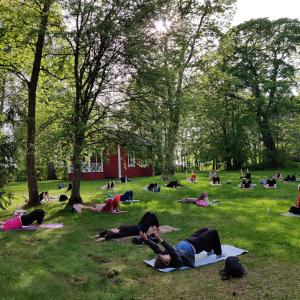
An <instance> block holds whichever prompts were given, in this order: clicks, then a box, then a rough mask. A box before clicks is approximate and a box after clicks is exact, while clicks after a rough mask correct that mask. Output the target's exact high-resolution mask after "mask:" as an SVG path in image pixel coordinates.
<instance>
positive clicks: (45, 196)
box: [39, 191, 50, 204]
mask: <svg viewBox="0 0 300 300" xmlns="http://www.w3.org/2000/svg"><path fill="white" fill-rule="evenodd" d="M48 201H50V196H49V193H48V191H45V192H41V193H40V194H39V202H40V204H43V203H45V202H48Z"/></svg>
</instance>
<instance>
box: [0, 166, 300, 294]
mask: <svg viewBox="0 0 300 300" xmlns="http://www.w3.org/2000/svg"><path fill="white" fill-rule="evenodd" d="M284 173H285V174H286V173H287V171H286V172H284ZM289 173H291V170H289ZM271 174H272V171H259V172H253V173H252V175H253V177H254V180H253V181H254V182H257V181H258V179H259V178H261V177H267V176H270V175H271ZM176 178H177V179H180V180H181V183H182V184H183V185H184V188H182V189H177V190H175V189H168V188H162V191H161V192H160V193H151V192H147V191H143V190H142V188H143V187H145V186H146V185H147V184H148V183H150V182H151V181H152V182H158V183H160V184H161V185H163V184H164V183H165V182H163V181H161V180H160V179H159V178H158V177H154V178H136V179H134V180H133V181H131V182H129V183H127V184H126V185H121V184H119V185H117V187H116V191H118V192H125V191H126V190H129V189H132V190H133V191H134V198H135V199H141V200H142V202H140V203H136V204H131V205H130V206H127V205H126V206H125V207H124V209H126V210H128V213H127V214H121V215H105V214H96V213H92V212H87V211H85V212H83V213H82V214H71V213H70V212H68V211H66V210H64V209H63V208H64V206H65V203H57V202H53V203H48V204H46V205H44V206H43V209H45V211H46V219H45V222H46V223H50V222H51V223H56V222H62V223H64V227H63V228H62V229H57V230H40V231H37V232H7V233H4V232H2V233H0V299H9V300H11V299H43V300H46V299H233V298H237V299H299V298H300V296H299V288H300V283H299V282H300V280H299V275H298V274H299V273H300V255H299V246H300V245H299V238H300V233H299V226H300V218H287V217H282V216H279V214H280V213H281V212H285V211H287V210H288V209H289V207H290V206H291V205H293V203H294V202H295V200H296V197H297V190H296V187H297V183H290V184H285V183H279V187H278V189H276V190H268V189H264V188H263V187H261V186H258V187H257V188H256V189H255V190H241V189H238V188H237V184H238V182H239V173H238V172H222V173H221V180H225V179H231V180H232V184H226V185H223V186H222V187H212V186H210V185H209V184H208V178H207V177H206V176H205V174H204V173H200V174H199V175H198V180H199V182H198V183H197V184H192V183H188V182H186V181H185V180H184V179H185V174H177V176H176ZM105 182H106V181H93V182H88V181H86V182H82V189H81V191H82V196H83V198H84V200H85V202H102V201H103V199H104V195H105V191H103V190H99V189H98V187H100V186H101V185H103V184H104V183H105ZM57 183H58V181H44V182H40V183H39V189H40V190H48V191H49V192H50V195H58V194H60V191H59V190H57ZM8 188H9V189H10V190H12V191H14V192H15V193H19V194H26V190H27V186H26V184H25V183H13V184H10V185H9V187H8ZM201 192H208V194H209V199H211V200H213V199H219V200H220V201H221V204H220V205H219V206H215V207H206V208H200V207H197V206H196V205H193V204H181V203H178V202H176V200H177V199H180V198H181V197H184V196H190V197H191V196H198V195H199V194H200V193H201ZM18 198H19V199H18V200H16V201H15V202H14V203H13V205H12V206H11V207H9V209H8V210H7V211H1V212H0V219H5V218H7V217H9V216H10V215H11V213H12V210H13V209H14V208H16V207H19V206H21V205H22V204H23V201H24V200H23V198H22V197H21V196H19V197H18ZM145 211H153V212H155V213H156V214H157V215H158V218H159V220H160V223H161V224H169V225H172V226H175V227H179V228H180V231H178V232H173V233H168V234H166V235H165V236H164V237H165V238H166V239H167V240H168V241H170V242H171V243H176V242H178V241H179V240H181V239H184V238H185V237H187V236H188V235H189V234H190V233H191V232H193V231H194V230H196V229H198V228H199V227H204V226H206V227H212V228H217V229H218V230H219V233H220V237H221V241H222V242H223V243H224V244H231V245H234V246H237V247H240V248H244V249H247V250H248V251H249V253H248V254H246V255H244V256H241V257H240V260H241V262H242V264H243V265H244V266H245V267H246V268H247V270H248V275H247V276H245V277H243V278H241V279H233V280H229V281H221V279H220V276H219V270H220V269H222V268H223V266H224V262H220V263H217V264H214V265H209V266H205V267H201V268H196V269H189V270H185V271H175V272H172V273H168V274H162V273H159V272H157V271H155V270H153V269H152V268H149V267H146V266H145V265H144V264H143V262H142V260H143V259H145V258H151V257H153V254H152V253H151V250H150V249H148V248H146V246H136V245H133V244H132V243H130V241H126V242H124V241H123V242H119V241H107V242H103V243H100V244H96V243H94V241H93V240H92V239H91V238H90V237H91V236H93V235H95V233H97V231H98V230H99V229H104V228H109V227H115V226H118V225H121V224H126V223H136V222H137V221H138V220H139V218H140V217H141V216H142V215H143V213H144V212H145ZM114 274H115V275H114Z"/></svg>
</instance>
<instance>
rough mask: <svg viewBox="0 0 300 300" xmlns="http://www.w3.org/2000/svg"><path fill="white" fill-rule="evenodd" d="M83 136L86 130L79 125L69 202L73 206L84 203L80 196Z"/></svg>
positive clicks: (73, 158)
mask: <svg viewBox="0 0 300 300" xmlns="http://www.w3.org/2000/svg"><path fill="white" fill-rule="evenodd" d="M78 124H79V123H78ZM83 136H84V131H83V129H82V128H80V125H78V128H77V130H76V136H75V143H74V150H73V157H72V163H73V172H74V178H73V182H72V185H73V186H72V194H71V197H70V199H69V202H68V204H67V205H69V206H72V205H73V204H76V203H82V198H81V196H80V180H81V164H82V163H81V161H82V150H83V143H84V138H83Z"/></svg>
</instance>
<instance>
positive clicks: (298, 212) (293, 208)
mask: <svg viewBox="0 0 300 300" xmlns="http://www.w3.org/2000/svg"><path fill="white" fill-rule="evenodd" d="M289 212H290V213H293V214H295V215H300V207H296V206H291V208H290V210H289Z"/></svg>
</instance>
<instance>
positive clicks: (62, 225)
mask: <svg viewBox="0 0 300 300" xmlns="http://www.w3.org/2000/svg"><path fill="white" fill-rule="evenodd" d="M62 227H64V224H61V223H54V224H42V225H41V226H40V228H43V229H57V228H62Z"/></svg>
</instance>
